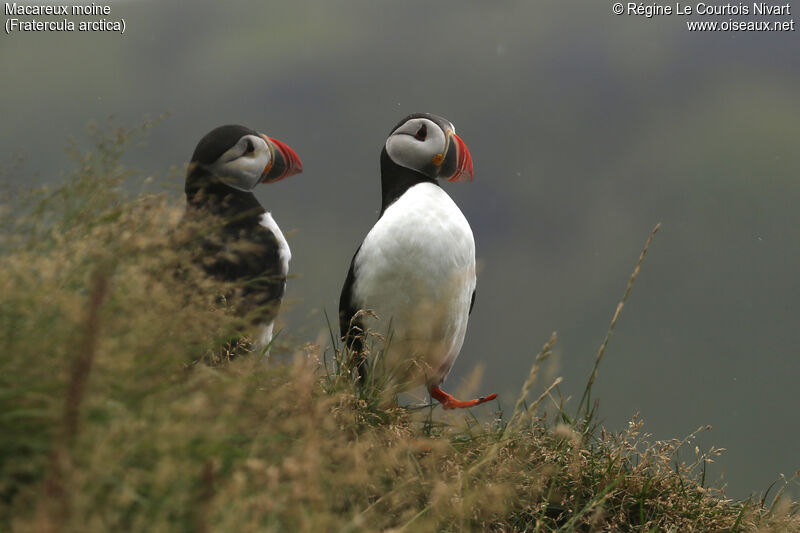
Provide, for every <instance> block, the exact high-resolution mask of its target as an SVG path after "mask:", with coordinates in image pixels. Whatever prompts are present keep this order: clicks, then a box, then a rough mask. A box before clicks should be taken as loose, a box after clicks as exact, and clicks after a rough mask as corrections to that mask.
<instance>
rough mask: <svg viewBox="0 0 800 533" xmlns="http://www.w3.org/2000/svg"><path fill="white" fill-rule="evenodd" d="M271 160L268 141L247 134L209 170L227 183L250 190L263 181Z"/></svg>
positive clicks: (210, 166) (240, 188)
mask: <svg viewBox="0 0 800 533" xmlns="http://www.w3.org/2000/svg"><path fill="white" fill-rule="evenodd" d="M271 161H272V151H271V150H270V147H269V146H268V145H267V142H266V141H265V140H264V139H262V138H261V137H259V136H258V135H245V136H244V137H242V138H241V139H239V142H237V143H236V144H235V145H233V146H232V147H231V148H230V149H228V151H226V152H225V153H224V154H222V155H221V156H220V157H219V159H217V160H216V161H215V162H214V163H212V164H211V165H209V170H211V172H213V173H214V175H215V176H218V177H219V178H220V179H221V180H222V181H223V182H225V184H226V185H229V186H231V187H233V188H234V189H239V190H240V191H245V192H249V191H252V190H253V189H254V188H255V186H256V185H258V183H259V182H260V181H261V177H262V175H263V174H264V169H265V168H267V165H268V164H269V163H270V162H271Z"/></svg>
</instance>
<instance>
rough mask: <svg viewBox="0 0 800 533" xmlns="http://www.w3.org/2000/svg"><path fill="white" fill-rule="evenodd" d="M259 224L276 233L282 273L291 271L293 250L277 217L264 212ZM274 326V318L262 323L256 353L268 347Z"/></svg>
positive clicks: (267, 353)
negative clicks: (276, 219)
mask: <svg viewBox="0 0 800 533" xmlns="http://www.w3.org/2000/svg"><path fill="white" fill-rule="evenodd" d="M259 224H261V225H262V226H263V227H265V228H267V229H268V230H270V231H271V232H272V234H273V235H275V239H277V241H278V260H279V261H280V267H281V274H283V275H284V276H286V275H287V274H288V273H289V261H290V260H291V259H292V251H291V250H290V249H289V243H288V242H286V238H285V237H284V236H283V232H281V228H279V227H278V224H277V223H276V222H275V219H274V218H272V215H271V214H269V213H264V214H263V215H261V220H260V221H259ZM274 326H275V321H274V320H271V321H269V322H265V323H263V324H261V325H260V327H259V329H260V331H259V332H258V333H257V335H256V339H255V346H254V348H255V351H256V353H261V352H263V351H264V348H266V347H267V346H268V345H269V343H270V342H271V341H272V330H273V328H274ZM264 355H265V357H266V356H269V351H267V352H266V353H265V354H264Z"/></svg>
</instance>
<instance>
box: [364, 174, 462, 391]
mask: <svg viewBox="0 0 800 533" xmlns="http://www.w3.org/2000/svg"><path fill="white" fill-rule="evenodd" d="M475 283H476V279H475V240H474V238H473V236H472V230H471V228H470V227H469V223H468V222H467V220H466V218H464V215H463V214H462V213H461V211H460V210H459V209H458V206H456V204H455V203H454V202H453V200H452V199H451V198H450V197H449V196H448V195H447V193H445V192H444V191H443V190H442V189H441V188H440V187H438V186H437V185H435V184H432V183H421V184H419V185H415V186H414V187H411V188H410V189H409V190H408V191H406V193H405V194H403V195H402V196H401V197H400V198H399V199H398V200H397V201H395V202H394V203H393V204H392V205H391V206H389V208H387V209H386V211H385V212H384V214H383V216H382V217H381V218H380V220H378V222H377V223H376V224H375V226H374V227H373V228H372V230H371V231H370V232H369V234H368V235H367V237H366V238H365V239H364V243H363V244H362V245H361V250H360V251H359V253H358V257H356V262H355V281H354V285H353V296H354V300H355V302H356V304H357V305H358V306H359V307H360V308H367V309H372V310H374V311H375V312H376V313H377V315H378V316H379V317H380V322H378V323H376V322H374V321H371V320H370V321H368V322H367V323H366V324H365V325H366V326H367V327H368V328H372V329H373V330H377V331H378V332H380V333H385V332H387V330H388V327H389V324H390V322H391V328H392V338H391V343H390V351H391V353H390V354H389V355H388V362H389V364H390V365H392V366H397V365H403V364H407V363H408V362H409V361H410V360H414V361H417V362H421V363H423V365H422V366H426V367H427V368H425V369H424V371H423V372H422V373H424V375H422V376H419V377H420V378H421V380H423V381H424V382H425V383H426V384H428V385H431V384H435V385H438V384H439V383H441V382H442V381H443V380H444V378H445V377H446V376H447V374H448V373H449V371H450V368H451V367H452V365H453V362H454V361H455V359H456V357H457V356H458V352H459V351H460V350H461V346H462V344H463V342H464V335H465V333H466V329H467V320H468V317H469V307H470V301H471V298H472V292H473V291H474V290H475Z"/></svg>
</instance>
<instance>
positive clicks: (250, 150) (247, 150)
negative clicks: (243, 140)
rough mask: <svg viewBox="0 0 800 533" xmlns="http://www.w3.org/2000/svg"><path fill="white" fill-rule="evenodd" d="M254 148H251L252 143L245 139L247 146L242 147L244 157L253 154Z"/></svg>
mask: <svg viewBox="0 0 800 533" xmlns="http://www.w3.org/2000/svg"><path fill="white" fill-rule="evenodd" d="M255 150H256V149H255V147H254V146H253V141H251V140H250V139H247V144H245V145H244V155H247V154H252V153H253V152H255Z"/></svg>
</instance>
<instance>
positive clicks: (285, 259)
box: [259, 213, 292, 276]
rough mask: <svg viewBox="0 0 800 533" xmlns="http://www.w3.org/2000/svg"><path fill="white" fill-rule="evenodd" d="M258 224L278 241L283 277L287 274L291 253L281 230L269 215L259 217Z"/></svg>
mask: <svg viewBox="0 0 800 533" xmlns="http://www.w3.org/2000/svg"><path fill="white" fill-rule="evenodd" d="M259 224H261V225H262V226H263V227H265V228H267V229H268V230H270V231H271V232H272V233H273V235H275V238H276V239H277V240H278V258H279V260H280V262H281V274H283V275H284V276H285V275H286V274H288V273H289V261H290V260H291V259H292V251H291V250H290V249H289V243H288V242H286V238H285V237H284V236H283V233H282V232H281V228H279V227H278V223H277V222H275V219H274V218H272V215H271V214H270V213H264V214H263V215H261V220H260V221H259Z"/></svg>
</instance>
